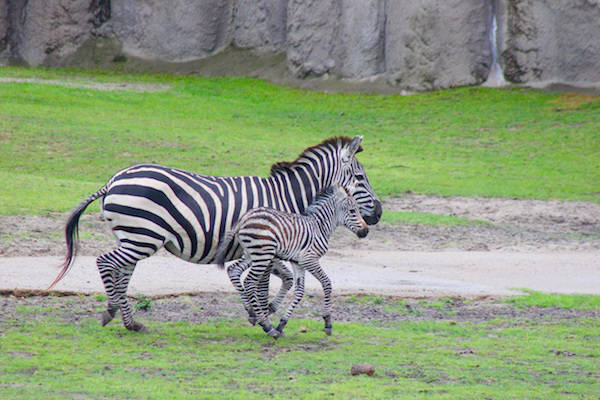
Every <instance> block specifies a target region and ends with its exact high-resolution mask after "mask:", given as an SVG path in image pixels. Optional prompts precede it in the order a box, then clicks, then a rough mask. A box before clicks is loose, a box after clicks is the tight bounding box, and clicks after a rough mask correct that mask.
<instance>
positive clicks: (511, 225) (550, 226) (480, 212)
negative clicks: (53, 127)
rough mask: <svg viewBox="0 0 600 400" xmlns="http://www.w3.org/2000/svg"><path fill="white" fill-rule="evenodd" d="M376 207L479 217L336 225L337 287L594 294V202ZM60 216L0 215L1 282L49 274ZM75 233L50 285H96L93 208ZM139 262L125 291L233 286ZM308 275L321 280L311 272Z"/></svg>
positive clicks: (102, 243) (599, 274)
mask: <svg viewBox="0 0 600 400" xmlns="http://www.w3.org/2000/svg"><path fill="white" fill-rule="evenodd" d="M384 210H394V211H415V212H427V213H438V214H444V215H454V216H460V217H465V218H471V219H477V220H483V221H486V222H487V223H485V224H467V225H460V226H427V225H415V224H386V223H381V224H379V225H377V226H375V227H373V229H372V231H371V232H370V234H369V236H368V238H366V239H363V240H358V239H357V238H356V237H354V236H353V235H352V234H350V233H349V232H347V231H345V230H344V229H339V230H338V231H337V232H336V234H335V236H334V238H333V241H332V244H331V247H330V251H329V253H328V255H327V256H326V257H325V259H324V261H323V262H324V266H325V268H326V269H327V270H328V272H329V274H330V276H331V277H332V281H333V282H334V285H335V286H336V293H337V294H340V293H376V294H386V295H393V296H394V295H395V296H413V297H423V296H425V297H436V296H445V295H461V296H468V297H478V296H485V295H494V296H502V295H509V294H514V293H516V292H515V290H514V289H515V288H530V289H535V290H541V291H546V292H561V293H598V294H600V252H598V250H600V205H599V204H595V203H584V202H558V201H536V200H511V199H484V198H439V197H431V196H419V195H413V194H406V195H404V196H402V197H398V198H388V199H387V200H386V201H385V203H384ZM384 212H385V211H384ZM66 218H67V214H66V213H54V214H48V215H43V216H8V217H7V216H5V217H2V218H0V275H2V277H3V279H2V280H1V281H2V282H0V289H13V288H21V289H23V288H27V289H43V288H45V287H46V285H47V284H48V283H49V282H51V281H52V280H53V278H54V277H55V274H56V269H55V267H54V266H55V265H56V264H58V263H59V262H60V257H62V256H64V251H65V249H64V244H63V241H64V239H63V234H62V230H63V224H64V222H65V220H66ZM80 233H81V250H80V253H79V254H80V256H84V257H80V258H79V261H78V263H77V265H76V266H75V268H73V271H72V272H71V273H70V275H69V276H68V277H67V278H66V279H65V280H64V281H63V282H61V285H63V286H59V287H58V288H59V289H62V290H75V291H82V292H94V291H102V285H101V282H100V280H99V277H98V274H97V272H96V271H95V266H94V265H95V263H94V257H95V256H97V255H98V254H100V253H102V252H103V251H106V250H108V249H110V248H112V246H113V245H114V239H112V237H111V235H110V233H109V232H108V231H107V230H106V228H105V225H104V222H103V221H102V218H101V215H100V214H99V213H87V214H84V217H83V218H82V221H81V224H80ZM85 256H88V257H85ZM142 268H143V271H144V272H143V273H142V272H139V273H136V275H134V279H133V281H132V285H131V291H130V293H132V294H136V293H137V294H145V295H161V294H168V293H181V292H197V291H214V290H220V291H231V290H232V288H231V285H230V284H229V282H228V281H227V279H226V276H225V274H223V273H222V271H219V270H217V269H216V268H212V267H207V266H196V265H193V264H189V263H185V262H182V261H181V260H178V259H176V258H175V257H172V256H170V255H168V254H167V253H166V252H164V251H161V252H159V254H158V255H157V256H154V257H152V258H151V259H149V260H145V261H143V264H142V263H141V264H140V268H139V270H142ZM167 268H171V269H172V271H170V272H168V270H167ZM307 284H308V288H309V289H310V290H313V291H318V290H319V287H318V284H317V282H316V281H314V282H312V281H311V280H310V279H309V281H308V282H307Z"/></svg>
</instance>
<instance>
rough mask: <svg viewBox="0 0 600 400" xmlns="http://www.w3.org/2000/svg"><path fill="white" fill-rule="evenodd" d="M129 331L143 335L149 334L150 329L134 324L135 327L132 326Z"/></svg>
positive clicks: (137, 323)
mask: <svg viewBox="0 0 600 400" xmlns="http://www.w3.org/2000/svg"><path fill="white" fill-rule="evenodd" d="M127 329H129V330H130V331H134V332H142V333H146V332H148V328H146V327H145V326H144V325H143V324H140V323H139V322H134V323H133V325H131V326H130V327H127Z"/></svg>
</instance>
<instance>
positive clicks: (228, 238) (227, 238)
mask: <svg viewBox="0 0 600 400" xmlns="http://www.w3.org/2000/svg"><path fill="white" fill-rule="evenodd" d="M236 234H237V229H232V230H230V231H227V233H225V235H224V236H223V239H221V243H219V247H218V248H217V253H216V254H215V264H217V265H218V266H219V268H221V269H223V268H225V261H226V260H225V258H226V257H227V252H228V251H229V248H230V247H231V244H232V242H233V239H235V235H236Z"/></svg>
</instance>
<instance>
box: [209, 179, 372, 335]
mask: <svg viewBox="0 0 600 400" xmlns="http://www.w3.org/2000/svg"><path fill="white" fill-rule="evenodd" d="M340 225H344V226H346V227H347V228H348V229H349V230H351V231H352V232H353V233H355V234H356V235H357V236H358V237H359V238H363V237H365V236H367V234H368V232H369V229H368V227H367V224H366V223H365V221H364V220H363V218H362V217H361V215H360V212H359V209H358V205H357V203H356V201H355V200H354V199H353V198H352V196H350V195H349V194H348V192H347V191H346V189H344V188H343V187H339V186H337V187H334V188H328V189H326V190H324V191H323V192H322V193H321V194H320V195H319V196H318V197H317V198H316V200H315V202H314V203H313V204H312V205H310V206H309V207H308V209H307V210H306V211H305V213H304V214H292V213H287V212H282V211H278V210H274V209H271V208H265V207H261V208H256V209H253V210H250V211H248V212H247V213H246V214H244V216H242V217H241V218H240V220H239V222H238V223H237V225H236V226H235V227H234V228H233V230H231V231H229V232H228V233H227V234H226V235H225V236H224V238H223V241H222V243H221V244H220V245H219V248H218V250H217V254H216V256H215V259H216V262H217V264H219V266H220V267H221V268H224V266H225V265H224V264H225V260H226V258H225V252H226V249H227V248H228V247H229V245H230V242H231V241H233V240H237V242H238V243H239V244H240V246H241V248H242V252H243V255H242V258H241V259H240V260H237V261H235V262H234V263H233V264H231V265H230V266H229V268H228V273H229V276H230V278H231V277H232V276H233V277H236V276H237V275H236V270H238V269H242V270H243V269H247V268H249V272H248V276H247V277H246V280H245V281H244V286H242V285H241V283H240V281H239V279H238V280H236V281H234V280H233V279H232V283H233V284H234V286H236V288H237V289H238V291H239V292H240V294H241V297H242V300H243V301H244V305H245V307H246V309H247V310H248V309H253V310H254V312H255V313H256V314H257V318H258V323H259V324H260V326H262V328H263V330H264V331H265V332H266V333H267V334H268V335H269V336H272V337H274V338H277V337H279V336H281V335H282V334H283V329H284V327H285V325H286V324H287V322H288V320H289V318H290V316H291V314H292V312H293V311H294V308H296V306H297V305H298V303H299V302H300V300H301V299H302V297H303V296H304V273H305V271H308V272H310V273H311V274H312V275H313V276H314V277H315V278H317V280H319V282H320V283H321V286H322V287H323V294H324V301H323V319H324V320H325V329H324V330H325V332H326V333H327V334H328V335H330V334H331V328H332V327H331V281H330V280H329V277H328V276H327V275H326V274H325V272H324V271H323V269H322V268H321V265H320V264H319V259H320V258H321V257H322V256H324V255H325V253H326V252H327V248H328V245H329V238H330V237H331V235H332V234H333V231H334V230H335V228H336V227H338V226H340ZM281 260H286V261H290V263H291V265H292V267H293V269H294V278H295V286H296V287H295V290H294V299H293V300H292V302H291V303H290V305H289V306H288V308H287V310H286V312H285V314H284V315H283V317H282V318H281V320H280V322H279V325H278V326H277V328H274V327H273V325H271V323H270V322H269V319H268V315H269V310H268V309H267V307H265V306H266V302H265V301H263V299H265V298H267V296H268V286H259V283H260V282H261V280H263V279H264V278H265V277H267V278H268V276H269V274H270V273H271V272H270V271H271V268H272V265H273V263H274V261H281ZM265 291H266V292H265Z"/></svg>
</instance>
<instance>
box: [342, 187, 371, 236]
mask: <svg viewBox="0 0 600 400" xmlns="http://www.w3.org/2000/svg"><path fill="white" fill-rule="evenodd" d="M351 190H352V188H351ZM335 196H336V208H337V217H338V223H339V224H343V225H344V226H345V227H346V228H348V229H350V230H351V231H352V232H353V233H355V234H356V236H358V237H359V238H364V237H365V236H367V234H368V233H369V228H368V227H367V223H366V222H365V220H364V219H363V217H361V215H360V211H359V207H358V204H357V203H356V200H354V198H353V197H352V196H351V195H350V194H349V193H348V192H347V191H346V189H344V188H343V187H341V186H339V187H338V188H336V193H335Z"/></svg>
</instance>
